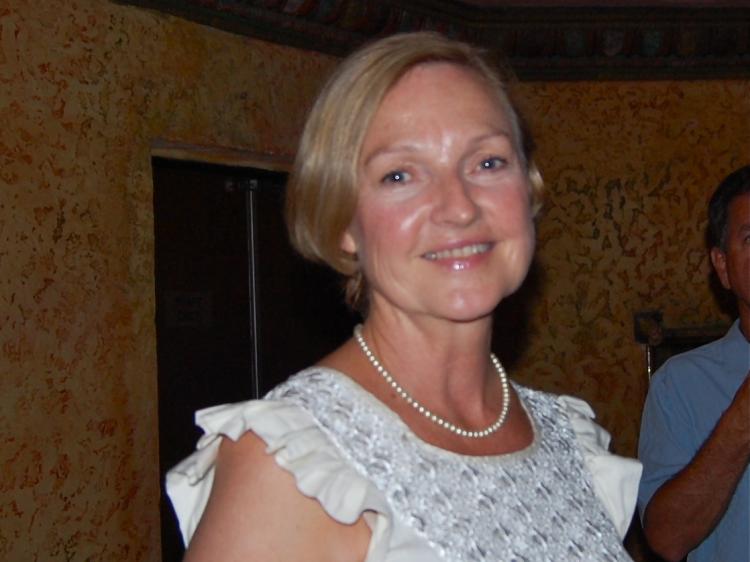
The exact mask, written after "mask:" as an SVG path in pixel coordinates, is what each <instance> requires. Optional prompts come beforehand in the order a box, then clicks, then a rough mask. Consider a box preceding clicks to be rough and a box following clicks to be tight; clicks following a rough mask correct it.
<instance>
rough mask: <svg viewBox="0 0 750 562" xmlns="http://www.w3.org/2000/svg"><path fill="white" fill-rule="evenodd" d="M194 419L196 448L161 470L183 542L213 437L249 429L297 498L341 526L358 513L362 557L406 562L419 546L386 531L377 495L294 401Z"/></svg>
mask: <svg viewBox="0 0 750 562" xmlns="http://www.w3.org/2000/svg"><path fill="white" fill-rule="evenodd" d="M196 424H197V425H198V426H199V427H201V429H203V431H204V435H203V436H202V437H201V439H200V440H199V441H198V445H197V448H196V451H195V452H194V453H193V454H192V455H191V456H189V457H188V458H187V459H185V460H184V461H182V462H181V463H180V464H178V465H177V466H176V467H174V468H173V469H172V470H170V471H169V472H168V473H167V479H166V484H167V493H168V495H169V497H170V499H171V501H172V505H173V506H174V510H175V513H176V514H177V518H178V520H179V525H180V531H181V533H182V538H183V541H184V543H185V544H186V545H187V544H189V542H190V539H191V538H192V536H193V533H194V532H195V529H196V527H197V526H198V523H199V522H200V519H201V516H202V515H203V511H204V510H205V507H206V503H207V502H208V497H209V495H210V493H211V486H212V484H213V477H214V466H215V462H216V457H217V455H218V452H219V446H220V444H221V437H227V438H229V439H232V440H235V441H236V440H237V439H239V438H240V437H241V436H242V435H243V434H244V433H245V432H247V431H252V432H254V433H255V434H256V435H258V436H259V437H260V438H261V439H263V441H265V443H266V445H267V452H268V453H269V454H272V455H274V458H275V460H276V462H277V463H278V465H279V466H281V467H282V468H284V469H285V470H287V471H289V472H290V473H291V474H292V475H293V476H294V478H295V481H296V484H297V488H298V489H299V490H300V492H302V493H303V494H304V495H306V496H308V497H311V498H315V499H317V500H318V501H319V502H320V504H321V506H322V507H323V509H324V510H325V511H326V513H328V515H330V516H331V517H333V518H334V519H335V520H337V521H339V522H341V523H346V524H349V523H353V522H354V521H356V520H357V519H358V518H359V517H360V516H363V517H364V519H365V521H366V522H367V524H368V526H369V527H370V529H371V532H372V538H371V540H370V546H369V550H368V555H367V559H366V560H367V562H381V561H385V560H386V559H387V560H388V562H391V561H394V562H396V561H398V562H406V561H408V560H423V558H420V557H418V556H417V557H414V555H415V554H416V553H417V552H418V551H422V552H423V551H424V545H423V544H420V542H421V541H419V540H417V539H416V537H414V536H413V535H411V534H410V533H405V532H403V530H402V529H399V528H396V529H394V524H393V514H392V512H391V509H390V506H389V505H388V503H387V501H386V500H385V497H384V496H383V495H382V493H381V492H380V491H378V490H377V488H375V487H374V486H373V485H372V484H371V483H370V482H369V481H367V480H366V479H365V478H363V477H362V476H361V475H359V474H358V473H357V472H356V471H355V470H354V469H353V468H352V467H351V466H350V465H349V464H348V463H347V462H346V460H345V459H343V458H342V457H341V454H340V453H339V452H338V450H337V449H336V448H335V446H334V445H333V444H332V443H331V442H330V440H329V439H328V438H327V437H326V435H325V434H324V433H323V432H322V431H321V430H320V428H319V427H318V426H317V424H316V423H315V421H314V419H313V418H312V417H311V416H310V414H309V413H307V412H306V411H304V410H303V409H301V408H299V407H297V406H296V405H294V404H290V403H286V402H282V401H274V400H254V401H249V402H242V403H238V404H228V405H224V406H216V407H213V408H208V409H205V410H201V411H199V412H198V413H197V414H196Z"/></svg>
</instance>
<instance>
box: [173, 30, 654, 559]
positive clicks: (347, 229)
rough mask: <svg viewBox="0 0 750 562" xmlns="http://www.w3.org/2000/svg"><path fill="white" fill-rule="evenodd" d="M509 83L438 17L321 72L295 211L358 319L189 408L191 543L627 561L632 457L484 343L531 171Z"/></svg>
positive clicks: (352, 553)
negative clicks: (209, 405) (332, 340)
mask: <svg viewBox="0 0 750 562" xmlns="http://www.w3.org/2000/svg"><path fill="white" fill-rule="evenodd" d="M505 90H506V89H505V84H504V82H503V80H502V79H501V77H500V76H499V75H498V74H497V73H496V72H495V71H494V70H493V69H492V68H491V67H490V66H489V65H488V64H487V63H486V62H485V61H484V59H483V58H482V57H481V56H480V55H479V54H478V53H477V51H476V50H474V49H473V48H471V47H469V46H467V45H465V44H463V43H459V42H455V41H452V40H449V39H446V38H444V37H442V36H440V35H437V34H431V33H417V34H404V35H397V36H393V37H390V38H386V39H383V40H380V41H378V42H376V43H374V44H372V45H370V46H368V47H365V48H364V49H363V50H361V51H359V52H357V53H355V54H354V55H352V56H350V57H349V58H348V59H346V60H345V61H344V62H343V63H342V64H341V66H340V68H339V69H338V71H337V72H336V74H335V75H334V76H333V77H332V78H331V79H330V81H329V82H328V84H327V86H326V87H325V88H324V90H323V91H322V93H321V94H320V96H319V98H318V100H317V102H316V104H315V106H314V108H313V110H312V112H311V115H310V117H309V120H308V123H307V125H306V128H305V131H304V134H303V137H302V140H301V144H300V149H299V152H298V155H297V160H296V164H295V168H294V172H293V174H292V177H291V180H290V185H289V188H288V189H289V191H288V209H287V210H288V226H289V230H290V233H291V238H292V241H293V243H294V245H295V246H296V248H297V249H298V250H299V251H300V252H301V253H302V254H303V255H305V256H307V257H309V258H311V259H315V260H320V261H323V262H325V263H328V264H329V265H330V266H331V267H333V268H334V269H336V270H337V271H339V272H341V273H342V274H343V275H344V276H346V277H347V278H348V281H347V296H348V299H349V301H350V302H351V303H352V304H353V306H356V307H357V308H359V309H360V310H361V311H362V312H363V317H364V323H363V325H362V326H358V327H357V328H356V329H355V332H354V336H353V337H352V339H350V340H349V341H347V342H345V343H344V344H343V345H342V346H341V347H340V348H338V349H336V350H334V351H333V352H331V353H330V354H329V355H327V356H325V357H324V358H323V359H321V360H320V361H319V362H318V364H316V365H314V366H312V367H310V368H309V369H306V370H305V371H303V372H301V373H298V374H296V375H295V376H293V377H292V378H291V379H290V380H289V381H287V382H286V383H284V384H282V385H281V386H280V387H278V388H276V389H275V390H273V391H272V392H271V393H269V394H268V395H267V396H266V397H265V398H264V399H263V400H259V401H251V402H245V403H240V404H234V405H228V406H220V407H217V408H213V409H209V410H206V411H203V412H201V413H199V415H198V421H199V423H200V424H201V425H202V427H203V428H204V430H205V432H206V435H205V436H204V437H203V439H202V440H201V442H200V443H199V445H198V450H197V452H196V453H195V454H194V455H193V456H191V457H190V458H188V459H187V460H186V461H184V462H183V463H182V464H180V465H179V466H178V467H176V468H175V469H174V470H173V471H172V472H171V474H170V475H169V477H168V484H169V488H170V494H171V496H172V499H173V502H174V505H175V509H176V511H177V513H178V515H179V517H180V524H181V529H182V532H183V535H184V537H185V541H186V543H188V544H189V548H188V551H187V555H186V558H185V559H186V560H187V561H190V562H196V561H216V560H221V561H224V562H226V561H239V560H243V561H246V560H264V561H269V560H273V561H277V560H278V561H282V560H305V561H317V560H320V561H324V560H325V561H342V562H343V561H355V560H356V561H362V560H366V561H368V562H374V561H388V562H396V561H404V562H406V561H409V562H420V561H440V560H443V561H454V562H455V561H463V560H466V561H470V560H471V561H481V560H487V561H499V560H566V561H567V560H629V557H628V556H627V554H626V552H625V550H624V549H623V547H622V544H621V538H622V536H623V534H624V532H625V530H626V529H627V525H628V523H629V522H630V518H631V515H632V512H633V508H634V502H635V493H636V489H637V481H638V477H639V474H640V466H639V465H638V464H637V462H635V461H629V460H626V459H620V458H618V457H614V456H612V455H609V454H607V452H606V445H607V439H608V436H607V435H606V433H605V432H604V431H603V430H602V429H601V428H598V427H597V426H595V425H594V424H593V422H592V421H591V418H592V417H593V414H592V412H591V410H590V409H589V407H588V406H587V405H586V404H585V403H583V402H581V401H579V400H576V399H573V398H569V397H557V396H552V395H549V394H546V393H542V392H538V391H534V390H531V389H528V388H524V387H521V386H520V385H516V384H513V383H510V382H509V380H508V376H507V374H506V373H505V370H504V369H503V367H502V365H501V364H500V362H499V361H498V360H497V358H496V357H495V356H494V355H493V354H492V353H491V351H490V340H491V334H492V314H493V311H494V310H495V308H496V307H497V305H498V303H499V302H500V301H501V300H502V299H504V298H505V297H507V296H508V295H510V294H511V293H513V292H514V291H515V290H516V289H518V287H519V286H520V285H521V283H522V282H523V280H524V278H525V276H526V273H527V271H528V268H529V265H530V263H531V259H532V255H533V252H534V222H533V217H534V214H535V211H536V209H537V207H538V201H539V192H540V190H541V187H542V182H541V178H540V176H539V173H538V172H537V170H536V168H535V166H534V164H533V163H532V161H531V155H530V154H529V149H528V147H529V146H530V144H531V143H530V142H528V139H526V138H524V135H523V131H522V127H521V126H520V122H519V117H518V114H517V112H516V110H515V108H514V107H513V105H512V103H511V102H510V100H509V98H508V96H507V94H506V91H505Z"/></svg>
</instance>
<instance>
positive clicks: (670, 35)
mask: <svg viewBox="0 0 750 562" xmlns="http://www.w3.org/2000/svg"><path fill="white" fill-rule="evenodd" d="M114 1H115V2H117V3H119V4H128V5H133V6H139V7H142V8H149V9H154V10H158V11H160V12H164V13H168V14H172V15H175V16H178V17H181V18H185V19H188V20H191V21H195V22H197V23H200V24H204V25H209V26H212V27H216V28H219V29H223V30H225V31H229V32H232V33H237V34H241V35H246V36H249V37H255V38H258V39H263V40H266V41H270V42H274V43H280V44H284V45H289V46H292V47H297V48H302V49H308V50H314V51H319V52H322V53H326V54H330V55H335V56H343V55H345V54H347V53H348V52H350V51H351V50H352V49H354V48H356V47H358V46H359V45H361V44H363V43H365V42H367V41H369V40H371V39H373V38H376V37H380V36H384V35H389V34H391V33H396V32H399V31H412V30H437V31H441V32H443V33H446V34H447V35H450V36H452V37H456V38H460V39H463V40H466V41H469V42H472V43H475V44H478V45H482V46H484V47H485V48H487V49H488V50H490V51H491V52H492V53H495V54H497V55H498V57H500V58H503V59H505V60H506V61H508V62H510V65H511V66H512V67H513V69H514V70H515V72H516V74H517V75H518V77H519V79H521V80H526V81H532V80H540V81H547V80H657V79H672V80H674V79H688V80H690V79H728V78H729V79H731V78H742V79H745V78H750V5H749V6H748V7H734V8H726V7H725V8H715V7H701V8H674V7H660V8H644V7H640V8H623V7H612V8H538V7H525V8H524V7H514V8H480V7H476V6H472V5H467V4H463V3H462V2H460V1H458V0H114Z"/></svg>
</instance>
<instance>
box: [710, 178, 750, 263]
mask: <svg viewBox="0 0 750 562" xmlns="http://www.w3.org/2000/svg"><path fill="white" fill-rule="evenodd" d="M748 192H750V165H747V166H743V167H742V168H739V169H737V170H735V171H734V172H732V173H731V174H729V175H728V176H727V177H726V178H724V180H723V181H722V182H721V183H720V184H719V187H717V188H716V191H714V194H713V195H712V196H711V201H710V202H709V203H708V229H709V234H710V236H711V239H710V243H711V246H713V247H718V248H720V249H721V250H726V247H725V246H726V242H727V220H728V219H727V217H728V215H729V205H731V204H732V201H733V200H734V198H735V197H738V196H740V195H744V194H745V193H748Z"/></svg>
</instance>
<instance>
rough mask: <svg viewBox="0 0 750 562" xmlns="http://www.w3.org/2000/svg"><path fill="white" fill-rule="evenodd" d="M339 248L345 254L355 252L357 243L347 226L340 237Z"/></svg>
mask: <svg viewBox="0 0 750 562" xmlns="http://www.w3.org/2000/svg"><path fill="white" fill-rule="evenodd" d="M341 249H342V250H344V251H345V252H346V253H347V254H356V253H357V243H356V242H355V241H354V236H352V233H351V227H350V228H347V229H346V230H345V231H344V235H343V236H342V237H341Z"/></svg>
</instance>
